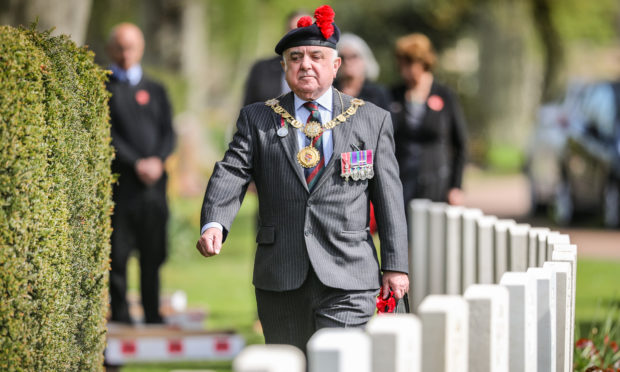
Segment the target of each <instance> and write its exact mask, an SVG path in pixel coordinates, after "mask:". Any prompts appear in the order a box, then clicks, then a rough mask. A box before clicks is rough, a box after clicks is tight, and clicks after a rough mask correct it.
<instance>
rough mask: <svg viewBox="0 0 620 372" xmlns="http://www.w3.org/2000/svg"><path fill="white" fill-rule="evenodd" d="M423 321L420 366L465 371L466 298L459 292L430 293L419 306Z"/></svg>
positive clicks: (436, 371) (438, 371) (439, 370)
mask: <svg viewBox="0 0 620 372" xmlns="http://www.w3.org/2000/svg"><path fill="white" fill-rule="evenodd" d="M418 314H419V316H420V320H421V321H422V340H423V342H422V370H423V371H433V372H448V371H460V372H467V371H468V369H467V365H468V362H467V356H468V345H467V343H468V331H469V327H468V319H469V310H468V305H467V301H465V299H463V298H462V297H460V296H448V295H443V296H442V295H431V296H428V297H426V298H425V299H424V301H422V303H421V304H420V307H419V308H418Z"/></svg>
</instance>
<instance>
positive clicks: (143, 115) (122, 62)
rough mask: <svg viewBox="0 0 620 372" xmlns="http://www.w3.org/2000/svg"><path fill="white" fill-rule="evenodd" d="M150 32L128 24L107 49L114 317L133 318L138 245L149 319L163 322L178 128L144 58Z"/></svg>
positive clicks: (115, 31)
mask: <svg viewBox="0 0 620 372" xmlns="http://www.w3.org/2000/svg"><path fill="white" fill-rule="evenodd" d="M143 51H144V37H143V35H142V32H141V31H140V29H139V28H138V27H136V26H135V25H132V24H128V23H123V24H120V25H118V26H116V27H115V28H114V29H113V30H112V33H111V35H110V40H109V43H108V53H109V55H110V58H111V60H112V61H113V63H114V64H113V65H112V66H111V69H112V72H113V74H112V76H111V77H110V81H109V83H108V89H109V90H110V92H111V93H112V97H111V98H110V119H111V125H112V129H111V132H112V145H113V146H114V148H115V150H116V158H115V159H114V161H113V163H112V170H113V172H114V173H117V174H119V179H118V182H117V183H116V184H115V185H114V191H113V193H114V202H115V207H114V214H113V216H112V227H113V229H114V230H113V233H112V262H111V265H112V270H111V272H110V297H111V307H112V320H113V321H119V322H125V323H130V322H131V319H130V317H129V309H128V306H127V300H126V298H125V295H126V290H127V279H126V272H127V260H128V258H129V255H130V253H131V251H132V250H133V249H136V250H137V251H138V252H139V255H140V293H141V296H142V306H143V308H144V320H145V322H146V323H161V322H162V318H161V316H160V314H159V268H160V266H161V264H162V263H163V262H164V259H165V257H166V223H167V220H168V206H167V202H166V179H167V177H166V172H165V169H164V162H165V160H166V158H167V157H168V156H169V155H170V153H171V152H172V148H173V145H174V133H173V130H172V119H171V110H170V104H169V102H168V98H167V96H166V92H165V90H164V88H163V87H162V86H161V85H160V84H158V83H156V82H154V81H152V80H149V79H148V78H146V77H145V76H144V75H143V73H142V68H141V66H140V60H141V58H142V53H143Z"/></svg>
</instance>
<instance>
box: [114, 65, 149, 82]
mask: <svg viewBox="0 0 620 372" xmlns="http://www.w3.org/2000/svg"><path fill="white" fill-rule="evenodd" d="M110 70H112V75H114V77H115V78H116V79H117V80H119V81H126V82H129V84H130V85H138V83H139V82H140V80H142V66H140V64H136V65H133V66H131V67H130V68H129V70H123V69H122V68H121V67H119V66H118V65H117V64H112V65H111V66H110Z"/></svg>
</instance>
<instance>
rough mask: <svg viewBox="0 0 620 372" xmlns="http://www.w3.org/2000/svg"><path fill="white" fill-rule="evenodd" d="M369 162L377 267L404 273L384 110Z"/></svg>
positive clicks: (400, 216) (401, 212)
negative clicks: (378, 245)
mask: <svg viewBox="0 0 620 372" xmlns="http://www.w3.org/2000/svg"><path fill="white" fill-rule="evenodd" d="M373 162H374V171H375V176H374V177H373V178H372V179H371V181H372V182H370V183H369V192H370V200H371V201H372V203H373V205H374V209H375V218H376V220H377V227H378V231H379V239H380V242H381V270H382V271H400V272H403V273H408V271H409V261H408V244H407V223H406V221H405V208H404V202H403V188H402V185H401V182H400V178H399V176H398V173H399V172H398V163H397V162H396V156H395V155H394V129H393V127H392V120H391V118H390V115H389V114H388V113H387V112H385V116H384V117H383V122H382V123H381V129H380V131H379V137H378V139H377V147H376V154H375V155H374V160H373Z"/></svg>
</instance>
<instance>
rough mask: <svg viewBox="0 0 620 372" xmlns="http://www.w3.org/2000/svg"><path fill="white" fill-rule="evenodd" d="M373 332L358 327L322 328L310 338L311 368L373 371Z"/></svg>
mask: <svg viewBox="0 0 620 372" xmlns="http://www.w3.org/2000/svg"><path fill="white" fill-rule="evenodd" d="M371 355H372V347H371V342H370V336H368V335H367V334H366V333H364V331H363V330H361V329H359V328H323V329H319V330H318V331H316V333H315V334H314V335H312V337H310V340H309V341H308V367H309V368H308V371H309V372H371V365H372V357H371Z"/></svg>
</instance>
